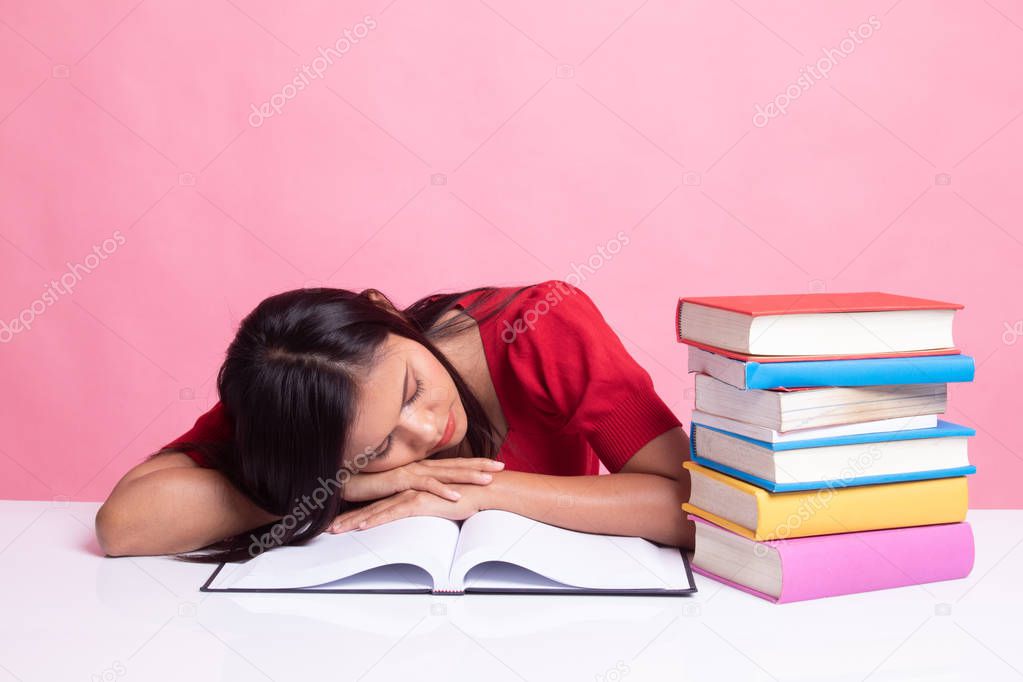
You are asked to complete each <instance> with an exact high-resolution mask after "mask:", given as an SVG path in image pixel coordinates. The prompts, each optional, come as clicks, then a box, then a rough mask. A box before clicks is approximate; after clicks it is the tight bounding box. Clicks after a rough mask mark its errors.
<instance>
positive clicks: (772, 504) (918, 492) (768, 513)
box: [682, 461, 967, 541]
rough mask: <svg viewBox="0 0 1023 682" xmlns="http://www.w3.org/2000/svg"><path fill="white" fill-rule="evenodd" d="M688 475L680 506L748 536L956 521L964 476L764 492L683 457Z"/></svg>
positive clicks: (963, 499) (962, 513) (962, 511)
mask: <svg viewBox="0 0 1023 682" xmlns="http://www.w3.org/2000/svg"><path fill="white" fill-rule="evenodd" d="M683 466H684V467H685V468H686V469H688V470H689V472H690V474H691V478H692V492H691V494H690V496H689V502H684V503H683V504H682V509H683V510H685V511H686V512H687V513H689V514H695V515H696V516H700V517H702V518H704V519H707V520H708V521H711V522H713V523H716V524H718V525H719V526H722V527H724V528H727V529H728V530H730V531H733V532H735V533H738V534H740V535H744V536H746V537H748V538H750V539H751V540H757V541H760V540H784V539H785V538H799V537H806V536H809V535H830V534H832V533H850V532H853V531H861V530H878V529H881V528H902V527H904V526H928V525H932V524H936V523H958V522H959V521H963V520H964V519H965V518H966V508H967V491H966V477H965V476H956V477H953V478H934V479H929V480H924V481H901V482H898V483H878V484H875V485H858V486H848V487H844V488H821V489H819V490H803V491H798V492H787V493H770V492H768V491H766V490H764V489H763V488H758V487H757V486H755V485H752V484H750V483H747V482H746V481H741V480H739V479H737V478H734V477H732V476H727V475H725V474H722V473H720V472H718V471H714V470H713V469H708V468H707V467H704V466H700V465H699V464H696V463H695V462H690V461H686V462H684V463H683Z"/></svg>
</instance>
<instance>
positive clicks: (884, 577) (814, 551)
mask: <svg viewBox="0 0 1023 682" xmlns="http://www.w3.org/2000/svg"><path fill="white" fill-rule="evenodd" d="M771 545H772V547H774V548H775V549H777V550H778V553H779V554H780V556H781V561H782V575H783V580H782V592H781V595H780V596H779V598H778V602H779V603H782V602H793V601H803V600H807V599H818V598H821V597H832V596H836V595H840V594H853V593H857V592H870V591H873V590H883V589H888V588H892V587H903V586H906V585H919V584H922V583H930V582H937V581H940V580H954V579H957V578H964V577H966V576H967V575H969V573H970V571H971V570H972V569H973V561H974V542H973V532H972V530H971V528H970V525H969V524H968V523H965V522H963V523H952V524H942V525H932V526H920V527H915V528H896V529H892V530H877V531H871V532H865V533H846V534H840V535H828V536H822V537H817V538H806V539H799V540H791V541H784V540H782V541H778V542H775V543H771Z"/></svg>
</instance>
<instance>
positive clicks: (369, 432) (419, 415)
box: [342, 334, 468, 472]
mask: <svg viewBox="0 0 1023 682" xmlns="http://www.w3.org/2000/svg"><path fill="white" fill-rule="evenodd" d="M356 407H357V409H356V416H355V421H354V422H353V424H352V435H351V438H350V439H349V444H348V448H347V450H346V451H345V452H344V453H343V455H342V465H343V466H345V467H347V468H349V469H351V470H353V471H355V472H360V471H363V472H375V471H385V470H387V469H394V468H396V467H400V466H403V465H405V464H408V463H410V462H414V461H416V460H420V459H424V458H426V457H430V456H431V455H436V454H438V453H441V454H439V456H440V457H443V456H445V454H444V453H445V451H449V452H450V453H451V454H453V453H454V449H455V448H456V447H457V446H458V445H459V444H460V443H461V442H462V440H463V439H464V438H465V433H466V430H467V429H468V420H467V417H466V414H465V408H464V406H463V405H462V401H461V400H460V399H459V396H458V389H456V388H455V382H454V381H453V380H452V378H451V375H450V374H449V373H448V371H447V370H446V369H445V368H444V366H443V365H442V364H440V362H439V361H438V360H437V358H436V357H434V355H433V353H431V352H430V351H428V350H427V349H426V347H425V346H423V345H422V344H419V343H416V342H415V341H412V340H411V339H407V338H405V337H404V336H399V335H397V334H389V335H388V338H387V340H386V341H385V342H384V344H383V346H382V347H381V349H380V352H379V353H378V355H377V360H376V362H375V363H374V365H373V366H372V367H371V368H370V370H369V371H368V372H366V373H365V374H363V375H362V377H361V378H360V382H359V396H358V400H357V403H356ZM360 455H365V457H360ZM362 464H364V465H365V466H360V465H362Z"/></svg>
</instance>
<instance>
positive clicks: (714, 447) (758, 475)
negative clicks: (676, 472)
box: [690, 419, 977, 493]
mask: <svg viewBox="0 0 1023 682" xmlns="http://www.w3.org/2000/svg"><path fill="white" fill-rule="evenodd" d="M690 429H691V440H690V456H691V457H692V460H693V461H694V462H696V463H697V464H702V465H703V466H706V467H708V468H711V469H715V470H717V471H720V472H721V473H724V474H727V475H729V476H734V477H736V478H739V479H742V480H744V481H747V482H749V483H752V484H753V485H756V486H759V487H761V488H763V489H765V490H768V491H770V492H776V493H781V492H791V491H797V490H816V489H820V488H843V487H847V486H856V485H873V484H877V483H893V482H897V481H916V480H924V479H930V478H947V477H952V476H965V475H968V474H973V473H976V471H977V468H976V467H975V466H973V465H972V464H970V463H969V459H968V457H967V438H969V437H970V436H973V435H975V434H976V431H975V430H974V429H972V428H970V427H968V426H962V425H959V424H953V423H952V422H947V421H944V420H940V419H939V420H938V425H937V426H936V427H933V428H928V429H906V430H902V431H887V432H880V433H861V434H855V435H845V436H834V437H826V438H812V439H807V440H801V441H798V440H797V441H789V442H784V443H768V442H766V441H760V440H754V439H752V438H748V437H746V436H743V435H740V434H737V433H732V432H730V431H725V430H723V429H718V428H714V427H711V426H706V425H703V424H698V423H695V422H693V423H692V424H691V426H690Z"/></svg>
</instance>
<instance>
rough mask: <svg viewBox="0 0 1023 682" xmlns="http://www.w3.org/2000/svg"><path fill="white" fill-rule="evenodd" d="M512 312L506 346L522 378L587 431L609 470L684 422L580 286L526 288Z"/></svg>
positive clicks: (553, 409)
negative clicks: (513, 326) (515, 328)
mask: <svg viewBox="0 0 1023 682" xmlns="http://www.w3.org/2000/svg"><path fill="white" fill-rule="evenodd" d="M515 317H516V318H517V319H516V321H515V323H518V321H519V320H521V321H522V324H521V325H519V329H521V332H520V333H518V334H516V336H515V338H514V340H512V341H511V343H510V347H509V349H508V350H509V360H510V362H511V363H512V364H513V365H514V367H513V371H514V372H515V374H516V376H517V378H518V380H519V381H520V382H523V383H525V384H527V386H526V388H527V389H528V390H529V392H530V393H531V394H533V395H534V396H535V398H536V399H537V400H538V401H539V404H540V405H541V406H542V405H544V404H546V410H549V411H550V414H553V415H556V417H555V418H556V419H558V420H561V421H560V423H561V428H562V429H564V430H566V431H575V432H578V433H581V434H583V435H584V436H585V437H586V439H587V441H588V442H589V443H590V446H591V447H592V448H593V450H594V451H595V452H596V453H597V457H599V458H600V461H601V462H603V463H604V466H606V467H607V469H608V471H610V472H611V473H617V472H618V471H620V470H621V468H622V467H623V466H625V463H626V462H628V461H629V459H630V458H631V457H632V456H633V455H634V454H636V451H637V450H639V449H640V448H641V447H643V446H644V445H646V444H647V443H648V442H650V441H651V440H653V439H654V438H655V437H657V436H659V435H661V434H662V433H664V432H666V431H668V430H669V429H672V428H674V427H676V426H682V423H681V422H680V421H679V419H678V417H676V416H675V414H674V413H673V412H672V411H671V410H670V409H669V408H668V406H667V405H666V404H665V403H664V401H663V400H661V398H660V396H658V395H657V393H656V392H655V391H654V384H653V380H652V379H651V378H650V374H649V373H648V372H647V371H646V370H645V369H643V368H642V367H641V366H640V365H639V363H637V362H636V360H635V359H633V357H632V356H631V355H629V352H628V351H627V350H626V349H625V346H624V345H622V342H621V340H620V339H619V338H618V335H617V334H615V332H614V330H612V329H611V327H610V326H609V325H608V324H607V321H606V320H605V319H604V316H603V315H602V314H601V313H600V311H599V310H598V309H597V307H596V305H594V303H593V301H592V300H590V298H589V296H587V295H586V294H585V293H583V292H582V290H580V289H578V288H576V287H573V286H572V285H570V284H568V283H567V282H563V281H559V280H552V281H550V282H544V283H543V284H540V285H537V286H536V287H534V288H533V290H532V291H530V292H528V293H524V294H523V296H522V304H521V306H520V307H519V309H518V311H517V313H516V314H515ZM508 340H509V339H508V338H507V335H506V338H505V339H504V341H505V342H508ZM546 410H545V411H546ZM682 455H683V453H679V457H680V458H681V457H682Z"/></svg>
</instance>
